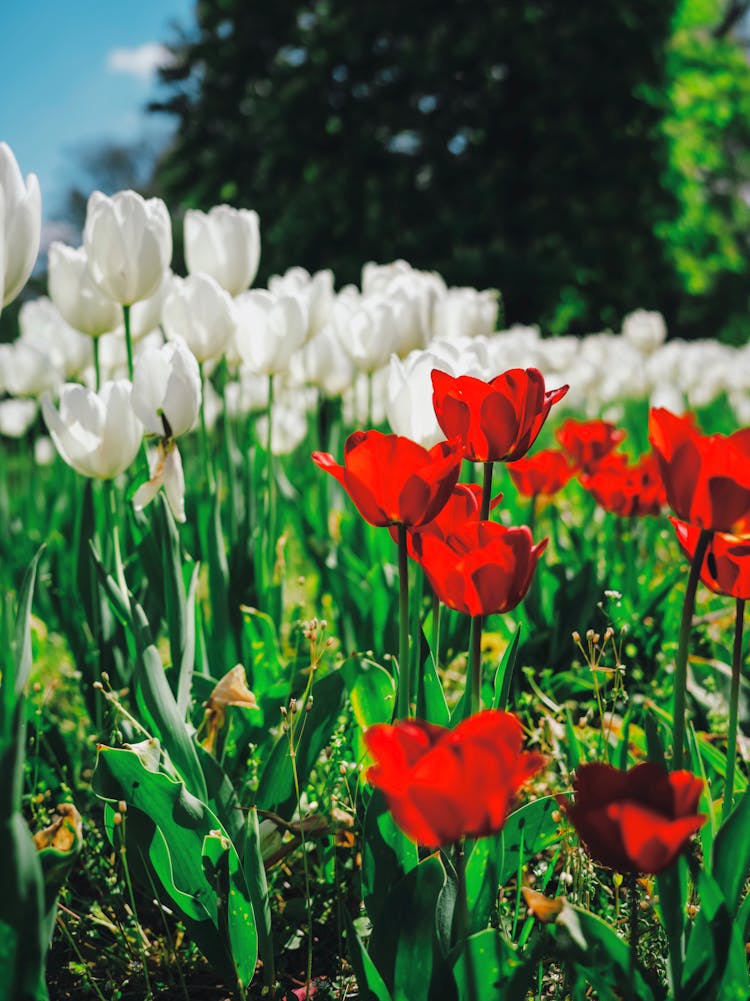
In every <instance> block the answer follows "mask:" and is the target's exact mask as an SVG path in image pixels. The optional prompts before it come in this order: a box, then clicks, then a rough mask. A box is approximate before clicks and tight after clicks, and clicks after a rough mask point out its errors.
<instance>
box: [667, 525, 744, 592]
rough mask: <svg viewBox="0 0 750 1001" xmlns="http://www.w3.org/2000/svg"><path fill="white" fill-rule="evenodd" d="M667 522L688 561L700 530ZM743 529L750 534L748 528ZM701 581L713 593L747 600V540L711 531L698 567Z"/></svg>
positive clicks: (693, 552) (691, 558)
mask: <svg viewBox="0 0 750 1001" xmlns="http://www.w3.org/2000/svg"><path fill="white" fill-rule="evenodd" d="M669 520H670V521H671V522H672V524H673V525H674V529H675V532H676V533H677V541H678V542H679V543H680V545H681V546H682V548H683V550H684V551H685V553H686V554H687V556H688V557H689V559H690V561H691V562H692V560H693V557H694V556H695V550H696V547H697V545H698V538H699V536H700V534H701V530H700V529H699V528H696V527H695V526H694V525H688V524H687V522H684V521H678V520H677V518H670V519H669ZM746 528H747V529H748V531H750V525H747V526H746ZM701 580H702V581H703V583H704V584H705V585H706V587H708V588H710V589H711V590H712V591H715V592H716V594H725V595H727V597H730V598H741V599H742V600H743V601H750V537H748V536H747V535H745V536H740V535H729V534H728V533H727V532H714V533H713V534H712V535H711V539H710V541H709V543H708V549H707V550H706V555H705V557H704V559H703V565H702V566H701Z"/></svg>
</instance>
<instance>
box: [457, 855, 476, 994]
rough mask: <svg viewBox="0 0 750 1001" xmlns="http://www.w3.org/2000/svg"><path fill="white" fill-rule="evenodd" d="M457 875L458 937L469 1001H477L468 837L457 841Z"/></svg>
mask: <svg viewBox="0 0 750 1001" xmlns="http://www.w3.org/2000/svg"><path fill="white" fill-rule="evenodd" d="M455 859H456V876H457V877H458V900H457V901H456V904H457V908H458V910H457V912H456V938H457V940H458V941H459V942H461V943H462V944H463V949H464V966H465V970H466V998H467V1001H477V977H476V971H475V969H474V963H473V962H472V959H471V953H470V951H469V902H468V898H467V896H466V839H465V838H461V840H460V841H457V842H456V849H455Z"/></svg>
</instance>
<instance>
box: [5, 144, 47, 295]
mask: <svg viewBox="0 0 750 1001" xmlns="http://www.w3.org/2000/svg"><path fill="white" fill-rule="evenodd" d="M41 232H42V196H41V192H40V190H39V181H38V180H37V176H36V174H29V176H28V177H27V178H26V182H25V183H24V180H23V176H22V174H21V171H20V169H19V167H18V164H17V163H16V158H15V157H14V156H13V151H12V150H11V148H10V146H9V145H8V144H7V143H4V142H0V312H2V309H3V307H4V306H7V305H8V304H9V303H11V302H12V301H13V300H14V299H15V298H16V296H17V295H18V293H19V292H20V291H21V289H22V288H23V287H24V285H25V284H26V282H27V280H28V277H29V275H30V274H31V272H32V269H33V267H34V264H35V263H36V258H37V254H38V253H39V241H40V238H41Z"/></svg>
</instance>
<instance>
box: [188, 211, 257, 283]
mask: <svg viewBox="0 0 750 1001" xmlns="http://www.w3.org/2000/svg"><path fill="white" fill-rule="evenodd" d="M185 262H186V264H187V269H188V272H189V273H190V274H191V275H193V274H197V273H198V272H202V273H203V274H207V275H211V277H212V278H214V279H215V280H216V281H217V282H218V283H219V285H221V287H222V288H223V289H226V291H227V292H228V293H229V294H230V295H232V296H236V295H239V294H240V292H244V291H245V289H246V288H248V287H249V286H250V285H252V283H253V280H254V278H255V275H256V273H257V271H258V264H259V262H260V225H259V220H258V213H257V212H252V211H250V210H249V209H235V208H232V207H231V206H230V205H215V206H214V207H213V208H212V209H211V211H210V212H208V213H205V212H199V211H197V210H196V209H188V211H187V212H186V213H185Z"/></svg>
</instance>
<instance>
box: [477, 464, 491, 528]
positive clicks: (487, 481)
mask: <svg viewBox="0 0 750 1001" xmlns="http://www.w3.org/2000/svg"><path fill="white" fill-rule="evenodd" d="M493 465H494V463H492V462H485V463H484V464H483V469H482V472H483V476H482V506H481V509H480V512H479V517H480V520H481V521H487V520H488V519H489V517H490V501H491V500H492V467H493Z"/></svg>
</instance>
